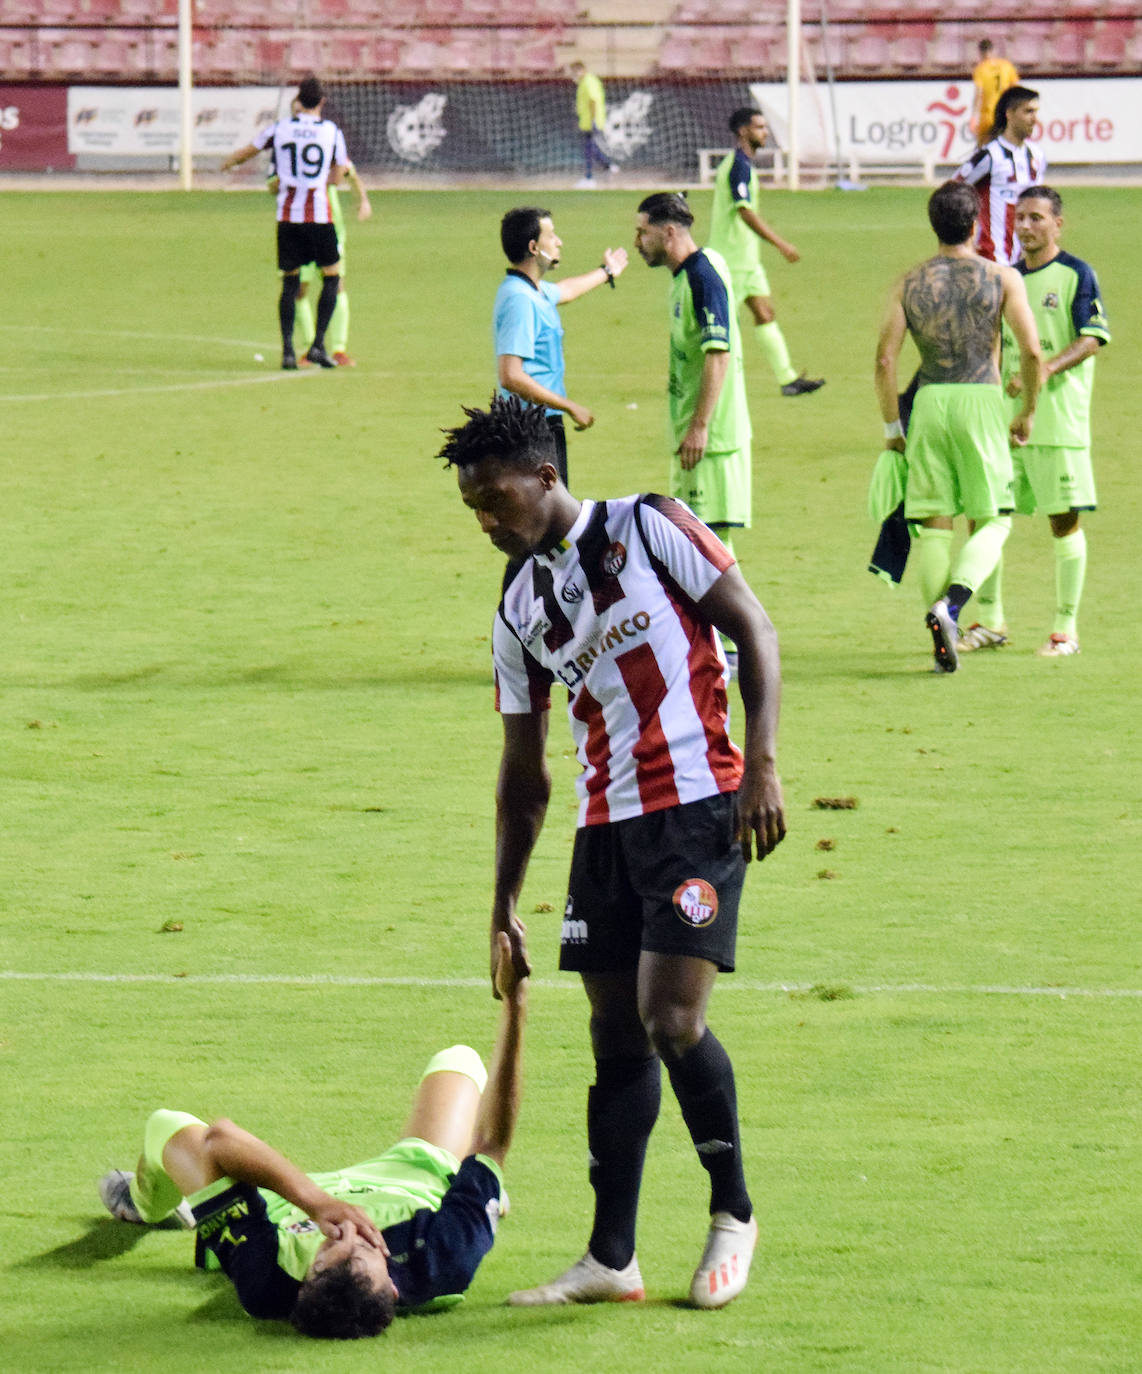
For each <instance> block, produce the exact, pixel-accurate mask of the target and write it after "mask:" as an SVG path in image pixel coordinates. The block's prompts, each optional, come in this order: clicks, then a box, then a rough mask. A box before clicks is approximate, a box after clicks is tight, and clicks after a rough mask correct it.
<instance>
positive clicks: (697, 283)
mask: <svg viewBox="0 0 1142 1374" xmlns="http://www.w3.org/2000/svg"><path fill="white" fill-rule="evenodd" d="M711 351H720V352H728V353H729V355H730V366H729V371H728V372H727V374H726V380H725V382H724V384H723V385H722V390H721V393H720V394H719V396H718V403H717V405H716V407H715V408H714V414H713V418H712V419H711V421H710V429H709V437H708V440H707V443H706V448H707V450H708V451H709V452H711V453H731V452H733V451H734V450H736V449H741V448H745V447H747V445H748V444H749V441H750V437H751V428H750V420H749V409H748V407H747V405H746V396H745V376H744V373H743V371H742V350H741V334H740V331H739V330H738V321H737V311H736V310H735V309H734V293H733V285H732V283H731V280H730V273H729V268H728V267H727V266H726V262H725V259H724V258H723V257H722V255H721V254H720V253H718V252H716V251H715V250H713V249H711V248H699V249H698V250H697V251H696V252H694V253H691V254H690V256H689V257H688V258H687V259H686V261H685V262H684V263H682V265H681V266H680V267H679V268H678V270H677V271H676V272H675V273H674V281H673V284H672V286H671V290H670V381H669V388H668V389H669V408H670V431H671V435H672V438H673V443H674V446H675V448H677V446H678V445H679V444H680V443H681V442H682V440H683V438H684V437H685V435H686V431H687V429H688V428H689V427H690V420H691V418H692V416H693V414H694V408H695V406H696V405H697V403H698V392H699V390H700V388H701V385H702V370H703V367H704V366H705V362H706V354H707V353H709V352H711Z"/></svg>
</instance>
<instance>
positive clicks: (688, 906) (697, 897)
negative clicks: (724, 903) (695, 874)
mask: <svg viewBox="0 0 1142 1374" xmlns="http://www.w3.org/2000/svg"><path fill="white" fill-rule="evenodd" d="M674 910H675V911H676V912H677V914H678V917H679V919H680V920H683V921H685V922H686V924H687V925H688V926H693V927H694V928H695V930H699V929H701V927H702V926H709V925H713V923H714V921H715V920H716V919H717V915H718V894H717V892H715V891H714V889H713V888H712V887H711V886H710V884H709V883H708V882H707V881H706V880H705V878H687V879H686V881H685V882H684V883H682V884H681V886H680V887H679V888H678V889H677V890H676V891H675V893H674Z"/></svg>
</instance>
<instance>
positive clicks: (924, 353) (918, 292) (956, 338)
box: [901, 256, 1003, 386]
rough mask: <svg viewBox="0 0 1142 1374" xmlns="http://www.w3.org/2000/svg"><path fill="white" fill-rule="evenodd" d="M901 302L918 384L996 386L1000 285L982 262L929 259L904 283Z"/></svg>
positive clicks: (989, 264)
mask: <svg viewBox="0 0 1142 1374" xmlns="http://www.w3.org/2000/svg"><path fill="white" fill-rule="evenodd" d="M901 301H902V304H903V306H904V315H905V318H906V319H907V321H908V328H909V330H911V332H912V337H913V338H914V339H915V340H916V347H917V348H918V349H919V350H920V385H921V386H923V385H924V384H925V383H927V382H998V381H999V367H998V356H999V326H1000V321H1001V318H1002V314H1003V281H1002V278H1001V276H1000V272H999V269H998V268H997V267H996V265H995V264H994V263H992V262H985V261H984V260H983V259H982V258H949V257H943V256H941V257H935V258H929V259H928V261H927V262H922V263H921V264H920V265H919V267H914V268H913V269H912V271H911V272H909V273H908V275H907V276H906V277H905V278H904V284H903V287H902V290H901Z"/></svg>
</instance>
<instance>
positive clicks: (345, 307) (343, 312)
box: [325, 291, 349, 353]
mask: <svg viewBox="0 0 1142 1374" xmlns="http://www.w3.org/2000/svg"><path fill="white" fill-rule="evenodd" d="M325 337H326V338H327V339H328V341H329V342H328V344H327V345H326V346H327V347H328V349H329V351H330V353H348V351H349V293H348V292H347V291H342V292H341V293H340V294H339V295H338V297H337V304H336V305H335V306H334V307H333V318H332V319H331V320H330V321H329V332H328V333H327V334H326V336H325Z"/></svg>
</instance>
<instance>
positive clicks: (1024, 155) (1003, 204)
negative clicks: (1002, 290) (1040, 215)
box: [955, 138, 1047, 267]
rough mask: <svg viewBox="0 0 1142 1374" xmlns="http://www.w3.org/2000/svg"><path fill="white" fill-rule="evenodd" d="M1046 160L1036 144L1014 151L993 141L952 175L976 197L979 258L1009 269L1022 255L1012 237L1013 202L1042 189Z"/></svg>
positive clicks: (1016, 241) (974, 154)
mask: <svg viewBox="0 0 1142 1374" xmlns="http://www.w3.org/2000/svg"><path fill="white" fill-rule="evenodd" d="M1046 173H1047V159H1046V158H1045V157H1044V156H1043V150H1042V149H1041V148H1040V147H1039V145H1038V144H1037V143H1024V144H1023V146H1022V147H1021V148H1013V147H1012V146H1011V144H1010V143H1008V142H1007V141H1006V140H1005V139H1002V138H993V139H992V140H991V142H990V143H985V144H984V146H983V147H982V148H980V149H978V150H977V151H976V152H975V153H973V154H972V156H971V157H970V158H969V159H968V160H967V162H965V163H964V165H963V166H962V167H961V168H960V169H959V171H958V172H957V173H956V175H955V180H956V181H966V182H967V184H968V185H969V186H974V187H975V189H976V191H977V193H978V195H979V237H978V238H977V239H976V245H975V246H976V250H977V251H978V253H979V255H980V257H983V258H988V259H990V260H991V261H992V262H998V263H1002V264H1004V265H1005V266H1007V267H1010V266H1011V265H1012V263H1015V262H1018V261H1019V259H1020V258H1021V257H1022V255H1023V250H1022V248H1021V247H1020V246H1019V240H1018V239H1017V238H1016V237H1015V202H1016V201H1017V200H1018V199H1019V193H1020V192H1021V191H1024V190H1026V188H1027V187H1028V186H1040V185H1042V182H1043V178H1044V177H1045V176H1046Z"/></svg>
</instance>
